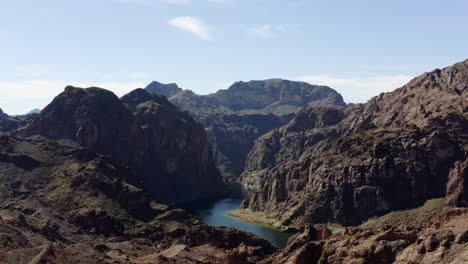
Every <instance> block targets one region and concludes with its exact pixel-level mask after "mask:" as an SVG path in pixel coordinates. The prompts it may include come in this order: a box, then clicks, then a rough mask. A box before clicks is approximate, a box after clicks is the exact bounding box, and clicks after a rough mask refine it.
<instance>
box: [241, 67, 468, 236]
mask: <svg viewBox="0 0 468 264" xmlns="http://www.w3.org/2000/svg"><path fill="white" fill-rule="evenodd" d="M467 153H468V61H465V62H461V63H458V64H455V65H454V66H452V67H448V68H445V69H443V70H435V71H433V72H430V73H425V74H423V75H421V76H419V77H417V78H415V79H413V80H412V81H411V82H410V83H408V84H407V85H405V86H403V87H402V88H399V89H397V90H395V91H394V92H391V93H386V94H381V95H379V96H377V97H374V98H373V99H371V100H370V101H369V102H367V103H366V104H363V105H354V106H350V107H345V108H336V107H333V108H330V107H328V108H327V107H325V108H324V107H311V108H309V109H306V110H304V111H302V112H301V113H300V114H299V115H298V116H297V117H296V118H295V119H294V120H292V121H291V122H290V123H289V124H288V125H286V126H284V127H282V128H280V129H277V130H273V131H272V132H270V133H268V134H267V135H265V136H263V137H261V138H260V139H259V140H257V143H256V145H255V146H254V147H253V150H252V151H251V153H250V154H249V156H248V158H247V164H246V169H245V171H244V173H243V176H242V181H243V182H244V184H245V185H247V186H248V187H250V188H251V189H253V190H254V191H255V193H254V195H253V196H251V197H250V199H248V200H246V201H244V203H243V206H244V207H248V208H250V209H252V210H254V211H263V212H265V213H266V214H267V215H268V216H270V217H272V218H276V219H278V224H280V225H293V226H298V227H300V226H303V225H305V224H311V223H321V222H325V223H326V222H335V223H340V224H344V225H355V224H359V223H361V222H362V221H364V220H366V219H368V218H370V217H373V216H376V215H381V214H384V213H386V212H389V211H393V210H399V209H404V208H410V207H415V206H417V205H419V204H421V203H423V202H424V201H426V200H427V199H431V198H434V197H444V196H445V194H446V189H447V182H448V179H449V174H450V172H451V171H452V175H453V176H451V177H452V178H454V179H455V178H456V179H455V180H453V181H452V184H451V185H450V186H451V187H449V190H454V197H465V196H464V195H463V192H464V191H463V190H466V189H464V185H465V182H466V181H464V180H463V177H464V176H463V168H462V167H463V165H460V162H463V161H464V160H465V159H466V157H467ZM455 166H458V167H459V169H458V170H457V169H456V168H455V169H454V167H455ZM454 199H455V201H456V200H457V199H458V198H454ZM462 199H466V198H462ZM457 204H459V202H457Z"/></svg>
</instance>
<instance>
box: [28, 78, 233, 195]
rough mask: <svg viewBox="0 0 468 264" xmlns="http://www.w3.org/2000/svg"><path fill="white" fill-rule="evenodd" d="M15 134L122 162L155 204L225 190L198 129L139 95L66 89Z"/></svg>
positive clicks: (161, 102)
mask: <svg viewBox="0 0 468 264" xmlns="http://www.w3.org/2000/svg"><path fill="white" fill-rule="evenodd" d="M19 134H21V135H25V136H32V135H42V136H44V137H47V138H50V139H69V140H73V141H76V142H77V143H79V144H80V145H81V146H84V147H87V148H90V149H92V150H94V151H96V152H98V153H101V154H104V155H108V156H110V157H112V158H113V159H116V160H118V161H120V162H123V163H125V164H126V165H127V166H129V169H130V170H131V172H132V173H133V174H134V175H137V177H139V179H141V180H142V181H143V183H144V184H145V186H147V191H148V192H149V193H150V194H151V195H152V197H153V198H154V199H156V200H158V201H162V202H179V203H182V202H192V201H195V200H200V199H207V198H213V197H217V196H220V195H223V194H224V193H225V190H226V189H225V186H224V184H223V182H222V179H221V176H220V173H219V171H218V170H217V168H216V166H215V162H214V159H213V155H212V152H211V149H210V146H209V143H208V140H207V137H206V134H205V131H204V129H203V127H202V126H201V125H199V124H198V123H196V122H195V121H194V120H193V118H192V117H191V116H190V115H189V114H188V113H186V112H184V111H181V110H179V109H178V108H177V107H175V106H174V105H172V104H171V103H170V102H169V101H167V99H166V98H165V97H163V96H157V95H154V94H150V93H148V92H146V91H145V90H143V89H137V90H134V91H132V92H131V93H129V94H127V95H125V96H124V97H122V99H121V100H120V99H119V98H117V96H115V95H114V94H113V93H112V92H110V91H107V90H104V89H100V88H88V89H81V88H75V87H71V86H69V87H67V88H65V91H64V92H63V93H61V94H60V95H58V96H57V97H56V98H55V99H54V100H53V101H52V103H50V104H49V105H48V106H47V107H46V108H44V110H42V111H41V113H40V114H39V116H38V117H37V118H35V119H34V120H33V121H32V123H31V124H30V125H29V126H28V127H26V128H24V129H23V130H21V131H20V133H19Z"/></svg>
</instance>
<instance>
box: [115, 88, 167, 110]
mask: <svg viewBox="0 0 468 264" xmlns="http://www.w3.org/2000/svg"><path fill="white" fill-rule="evenodd" d="M120 99H121V100H122V101H123V102H124V103H125V104H126V105H127V106H128V107H129V108H130V110H131V111H135V110H136V108H137V106H138V105H139V104H141V103H144V102H148V101H152V102H155V103H157V104H159V105H161V106H163V107H166V108H171V109H173V108H175V106H174V105H173V104H171V103H170V102H169V101H168V100H167V98H166V97H164V96H162V95H158V94H154V93H150V92H148V91H147V90H145V89H141V88H138V89H135V90H133V91H131V92H130V93H128V94H126V95H124V96H122V98H120Z"/></svg>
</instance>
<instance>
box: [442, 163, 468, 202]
mask: <svg viewBox="0 0 468 264" xmlns="http://www.w3.org/2000/svg"><path fill="white" fill-rule="evenodd" d="M447 203H448V204H449V205H452V206H459V207H468V159H465V161H463V162H461V161H459V162H457V163H455V166H454V168H453V169H452V171H450V175H449V182H448V184H447Z"/></svg>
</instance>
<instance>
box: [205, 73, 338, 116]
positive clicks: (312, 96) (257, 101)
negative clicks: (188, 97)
mask: <svg viewBox="0 0 468 264" xmlns="http://www.w3.org/2000/svg"><path fill="white" fill-rule="evenodd" d="M208 97H209V98H212V99H213V100H214V101H215V102H217V103H219V104H220V105H222V106H224V107H226V108H228V109H231V110H233V111H241V112H242V111H246V112H249V110H256V111H259V112H260V113H275V114H277V115H283V114H290V113H294V112H297V111H298V110H300V109H301V108H303V107H306V106H322V105H345V103H344V101H343V98H342V96H341V95H340V94H339V93H337V92H336V91H335V90H333V89H331V88H329V87H327V86H317V85H310V84H308V83H305V82H294V81H288V80H282V79H269V80H264V81H250V82H236V83H234V84H233V85H231V87H229V88H228V89H227V90H220V91H218V92H216V93H214V94H210V95H208Z"/></svg>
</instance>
